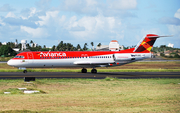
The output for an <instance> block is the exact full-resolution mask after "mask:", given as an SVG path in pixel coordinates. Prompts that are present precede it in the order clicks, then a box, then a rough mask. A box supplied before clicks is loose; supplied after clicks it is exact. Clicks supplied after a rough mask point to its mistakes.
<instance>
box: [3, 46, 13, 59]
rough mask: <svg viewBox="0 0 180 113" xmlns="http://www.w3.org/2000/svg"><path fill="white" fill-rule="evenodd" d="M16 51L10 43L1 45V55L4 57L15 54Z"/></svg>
mask: <svg viewBox="0 0 180 113" xmlns="http://www.w3.org/2000/svg"><path fill="white" fill-rule="evenodd" d="M15 55H16V52H15V51H14V50H13V49H12V48H11V47H9V46H8V45H2V46H1V47H0V56H1V57H2V56H3V57H9V56H15Z"/></svg>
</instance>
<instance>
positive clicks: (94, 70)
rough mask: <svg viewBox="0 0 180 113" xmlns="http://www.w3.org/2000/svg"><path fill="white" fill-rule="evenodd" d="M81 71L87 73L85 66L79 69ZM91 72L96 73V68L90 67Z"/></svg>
mask: <svg viewBox="0 0 180 113" xmlns="http://www.w3.org/2000/svg"><path fill="white" fill-rule="evenodd" d="M81 72H82V73H87V69H86V68H83V69H82V70H81ZM91 73H97V70H96V69H92V70H91Z"/></svg>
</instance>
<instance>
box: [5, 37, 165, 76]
mask: <svg viewBox="0 0 180 113" xmlns="http://www.w3.org/2000/svg"><path fill="white" fill-rule="evenodd" d="M160 37H167V36H158V35H156V34H147V35H146V36H145V38H143V39H142V40H141V41H140V42H139V43H138V44H137V46H136V47H135V48H130V49H126V50H118V51H36V52H32V51H29V52H22V53H19V54H17V55H16V56H15V57H14V58H12V59H10V60H9V61H8V62H7V64H8V65H9V66H13V67H18V68H19V69H23V73H27V70H26V68H55V67H81V68H82V70H81V72H82V73H87V69H86V68H92V70H91V73H97V70H96V69H95V68H96V67H111V66H120V65H124V64H127V63H132V62H135V61H139V60H143V59H146V58H151V56H152V54H151V49H152V47H153V44H154V43H155V41H156V39H157V38H160Z"/></svg>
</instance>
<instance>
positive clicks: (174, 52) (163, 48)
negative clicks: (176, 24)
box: [152, 45, 180, 58]
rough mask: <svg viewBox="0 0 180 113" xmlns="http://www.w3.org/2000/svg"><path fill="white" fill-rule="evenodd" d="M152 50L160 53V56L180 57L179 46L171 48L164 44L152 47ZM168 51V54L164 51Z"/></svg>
mask: <svg viewBox="0 0 180 113" xmlns="http://www.w3.org/2000/svg"><path fill="white" fill-rule="evenodd" d="M152 52H154V53H160V56H162V57H165V58H180V55H179V54H180V49H179V48H171V47H167V46H166V45H161V46H160V47H153V49H152ZM167 52H168V54H169V55H168V56H167V55H165V53H167Z"/></svg>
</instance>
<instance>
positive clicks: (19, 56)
mask: <svg viewBox="0 0 180 113" xmlns="http://www.w3.org/2000/svg"><path fill="white" fill-rule="evenodd" d="M14 58H24V56H15V57H14Z"/></svg>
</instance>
